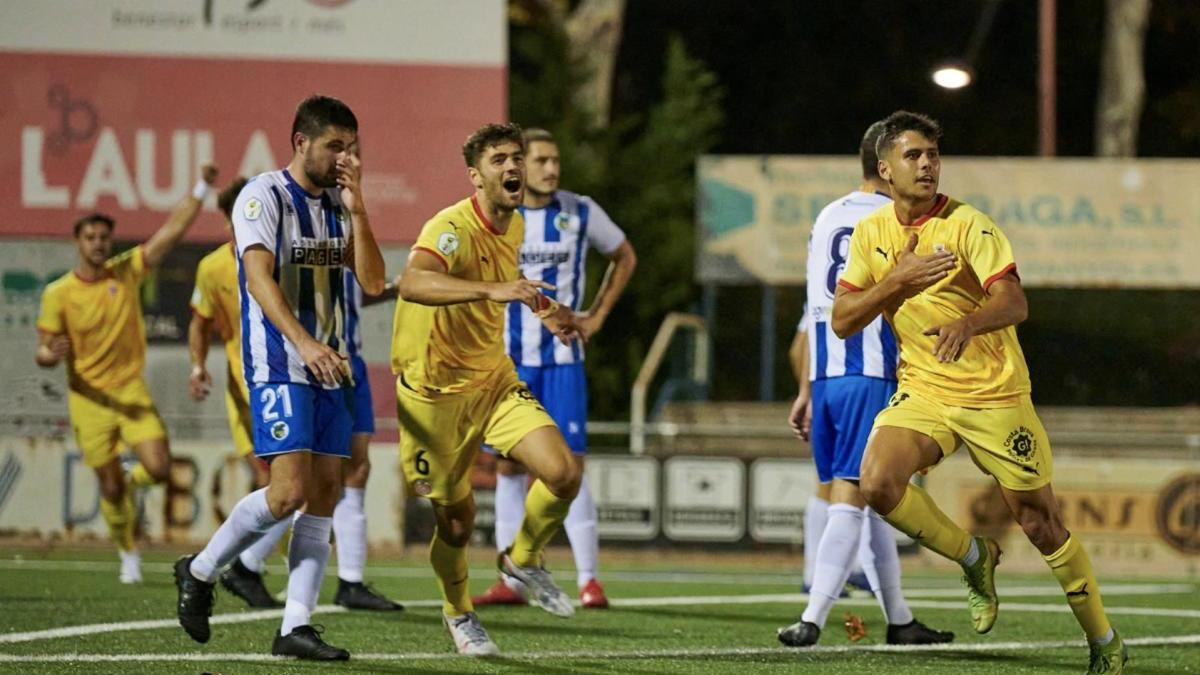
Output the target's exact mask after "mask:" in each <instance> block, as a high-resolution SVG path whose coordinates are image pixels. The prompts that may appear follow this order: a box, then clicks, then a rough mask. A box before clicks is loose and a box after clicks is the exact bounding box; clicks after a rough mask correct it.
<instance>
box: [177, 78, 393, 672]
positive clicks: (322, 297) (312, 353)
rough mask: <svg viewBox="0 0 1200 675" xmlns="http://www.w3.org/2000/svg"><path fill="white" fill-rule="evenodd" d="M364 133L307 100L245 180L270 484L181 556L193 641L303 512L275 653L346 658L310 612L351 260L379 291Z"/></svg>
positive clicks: (243, 227) (246, 256)
mask: <svg viewBox="0 0 1200 675" xmlns="http://www.w3.org/2000/svg"><path fill="white" fill-rule="evenodd" d="M357 135H358V120H357V118H355V116H354V113H353V112H351V110H350V108H349V107H347V106H346V104H344V103H342V102H341V101H338V100H337V99H334V98H329V97H326V96H312V97H309V98H307V99H305V100H304V101H302V102H301V103H300V105H299V106H298V107H297V109H296V116H295V119H294V122H293V125H292V149H293V154H292V159H291V161H290V162H289V164H288V166H287V167H286V168H285V169H282V170H280V171H272V172H269V173H265V174H262V175H259V176H257V177H256V178H254V179H253V180H251V181H250V182H249V183H247V185H246V187H245V188H243V189H242V192H241V193H240V194H239V195H238V199H237V202H236V203H235V204H234V208H233V226H234V239H235V241H236V242H237V252H238V282H239V286H240V292H241V304H242V355H243V356H242V358H243V364H244V368H245V376H246V384H247V385H248V386H249V389H250V405H251V413H252V427H253V432H254V452H255V454H256V455H258V456H260V457H265V458H268V459H269V460H270V462H271V481H270V484H268V485H267V487H265V488H263V489H261V490H256V491H254V492H252V493H250V494H249V495H247V496H246V497H244V498H243V499H242V500H241V501H239V502H238V504H237V506H235V507H234V509H233V511H232V512H231V513H230V514H229V518H228V519H226V521H225V522H224V523H223V524H222V525H221V527H220V528H218V529H217V532H216V533H215V534H213V537H212V539H210V540H209V542H208V545H207V546H206V547H205V548H204V550H202V551H201V552H200V553H198V554H197V555H194V556H184V557H183V558H180V559H179V561H178V562H177V563H176V565H175V581H176V586H177V587H178V590H179V599H178V605H177V614H178V616H179V623H180V625H182V626H183V628H184V630H185V631H186V632H187V633H188V635H190V636H191V637H192V638H193V639H195V640H197V641H198V642H207V641H208V639H209V637H210V629H209V620H208V619H209V616H210V615H211V614H212V604H213V582H214V581H215V578H216V575H217V574H218V573H219V571H220V569H221V568H223V567H224V566H226V565H228V564H229V563H231V562H233V560H234V558H235V557H237V555H238V554H239V553H241V552H242V551H243V550H244V549H246V548H247V547H248V546H250V545H251V544H253V543H254V542H255V541H256V540H258V539H259V538H261V537H262V536H263V534H264V533H266V532H267V531H268V530H270V529H271V528H272V527H274V526H276V525H277V524H278V523H279V521H281V520H283V519H285V518H290V517H291V515H292V514H293V513H295V512H296V511H298V510H299V509H300V508H301V507H303V511H301V512H300V513H299V514H298V515H297V516H296V518H295V520H294V521H293V523H292V539H291V543H290V545H289V548H288V569H289V574H288V591H287V603H286V605H285V606H284V610H283V624H282V626H281V628H280V632H279V633H278V634H277V635H276V636H275V640H274V642H273V644H272V646H271V653H272V654H275V655H282V656H296V657H300V658H306V659H315V660H345V659H348V658H349V653H348V652H347V651H346V650H344V649H339V648H337V647H333V646H331V645H329V644H327V643H325V642H324V641H323V640H322V639H321V636H320V635H319V634H318V633H317V632H316V631H315V630H314V629H313V627H312V626H311V625H310V620H311V613H312V609H313V607H315V606H316V602H317V594H318V592H319V591H320V588H321V578H322V576H323V575H324V572H325V565H326V563H327V562H328V560H329V535H330V531H331V529H332V528H331V526H332V518H331V516H332V514H333V509H334V504H335V503H336V501H337V498H338V495H339V493H340V490H341V477H342V462H343V460H344V458H346V457H348V456H349V455H350V433H351V426H352V413H353V398H352V390H351V388H350V387H349V386H347V382H348V381H349V380H350V379H351V378H350V373H349V369H348V367H347V362H346V358H347V352H348V346H347V344H346V343H347V338H348V332H347V316H346V301H345V289H344V287H343V284H344V279H343V268H344V267H349V268H351V269H352V270H353V271H354V274H355V277H356V278H357V279H358V281H359V283H361V284H362V286H363V289H364V290H365V291H367V292H370V293H376V294H378V293H380V292H381V291H382V290H383V287H384V265H383V255H382V254H381V253H380V251H379V246H378V245H377V244H376V243H375V237H374V235H373V234H372V232H371V226H370V222H369V220H368V218H367V212H366V207H365V205H364V203H363V198H362V189H361V185H360V162H359V160H358V158H357V157H356V156H354V154H353V151H352V147H353V145H354V142H355V140H356V138H357Z"/></svg>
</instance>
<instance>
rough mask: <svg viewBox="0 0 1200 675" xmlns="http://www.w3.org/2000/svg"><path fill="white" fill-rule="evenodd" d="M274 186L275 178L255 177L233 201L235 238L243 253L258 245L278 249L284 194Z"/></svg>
mask: <svg viewBox="0 0 1200 675" xmlns="http://www.w3.org/2000/svg"><path fill="white" fill-rule="evenodd" d="M271 185H272V183H271V181H269V180H266V179H265V178H263V177H261V176H260V177H258V178H256V179H253V180H251V181H250V182H249V183H247V184H246V187H244V188H242V192H241V194H239V195H238V198H237V201H236V202H234V204H233V213H232V216H233V238H234V241H236V242H237V250H238V253H239V254H241V253H244V252H245V251H246V249H247V248H250V247H251V246H254V245H255V244H257V245H259V246H263V247H264V248H266V249H267V250H268V251H270V252H271V253H275V252H276V246H277V244H278V243H279V242H278V241H277V238H278V237H279V218H280V215H281V214H280V213H279V204H280V197H279V196H278V194H277V193H275V192H274V191H273V190H272V189H271Z"/></svg>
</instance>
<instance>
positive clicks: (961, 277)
mask: <svg viewBox="0 0 1200 675" xmlns="http://www.w3.org/2000/svg"><path fill="white" fill-rule="evenodd" d="M912 234H916V235H917V237H918V239H917V248H916V252H917V254H919V255H930V254H932V253H933V252H935V251H938V250H946V251H950V252H951V253H953V254H954V255H955V256H957V263H956V264H955V266H954V269H952V270H951V271H950V273H949V274H948V275H947V276H946V278H944V279H942V280H941V281H939V282H937V283H936V284H934V285H932V286H930V287H929V288H926V289H925V290H924V291H922V292H921V293H918V294H917V295H915V296H913V297H911V298H909V299H907V300H905V301H904V302H903V303H901V304H900V305H899V306H898V307H890V308H888V309H886V310H885V311H884V317H885V318H886V319H887V321H888V323H890V324H891V325H892V330H893V331H894V332H895V334H896V338H897V341H898V343H899V348H900V366H899V368H898V370H897V375H898V379H899V387H900V389H902V390H903V389H910V390H913V391H916V392H919V393H921V394H924V395H926V396H928V397H930V398H933V399H934V400H936V401H940V402H943V403H946V404H948V405H956V406H964V407H979V408H998V407H1007V406H1012V405H1017V404H1018V403H1019V402H1020V399H1021V396H1022V395H1023V394H1028V393H1029V392H1030V385H1029V369H1028V367H1027V366H1026V365H1025V355H1024V353H1023V352H1022V351H1021V345H1020V343H1019V342H1018V341H1017V329H1016V326H1007V327H1005V328H1002V329H1000V330H996V331H992V332H991V333H985V334H983V335H976V336H974V337H973V338H971V340H970V341H969V342H968V343H967V347H966V349H965V350H964V351H963V354H962V357H961V358H959V360H958V361H954V362H951V363H940V362H939V361H938V359H937V356H935V355H934V353H933V347H934V344H935V343H936V341H937V336H931V335H925V331H927V330H929V329H931V328H938V327H940V326H944V325H946V324H948V323H951V322H953V321H956V320H958V319H960V318H962V317H964V316H966V315H967V314H970V313H972V312H974V311H976V310H978V309H979V308H980V307H982V306H983V303H984V302H986V300H987V295H988V289H989V288H991V286H992V284H993V283H995V282H996V280H998V279H1000V278H1001V277H1004V276H1005V275H1006V274H1008V273H1010V272H1011V273H1013V274H1015V273H1016V269H1017V265H1016V261H1015V260H1014V258H1013V251H1012V245H1011V244H1009V241H1008V238H1007V237H1005V236H1004V233H1003V232H1001V231H1000V228H998V227H996V224H995V223H994V222H992V220H991V218H988V217H987V216H986V215H984V214H983V213H981V212H980V211H979V210H977V209H975V208H974V207H972V206H970V205H969V204H964V203H963V202H960V201H958V200H955V199H951V198H949V197H947V196H946V195H942V194H939V195H938V196H937V199H936V200H935V201H934V205H933V207H932V208H931V209H930V211H929V212H928V213H927V214H926V215H924V216H922V217H921V218H918V219H917V220H915V221H913V223H912V224H911V225H904V224H902V223H901V222H900V220H899V219H898V218H897V217H896V210H895V205H894V204H886V205H884V206H882V207H880V208H879V209H878V210H876V211H874V212H872V213H871V214H869V215H867V216H866V217H865V218H863V220H862V221H861V222H859V224H858V226H857V227H856V228H854V234H853V235H852V236H851V238H850V251H849V260H848V262H847V264H846V269H845V271H844V272H843V273H842V277H841V278H840V279H839V280H838V285H840V286H842V287H844V288H846V289H847V290H850V291H861V290H865V289H867V288H870V287H871V286H873V285H875V284H877V283H879V282H880V280H881V279H883V277H884V276H885V275H887V274H888V273H889V272H891V271H892V269H893V268H894V267H895V266H896V256H897V255H898V254H899V253H900V252H901V251H903V250H904V249H905V247H906V246H907V245H908V239H909V237H910V235H912Z"/></svg>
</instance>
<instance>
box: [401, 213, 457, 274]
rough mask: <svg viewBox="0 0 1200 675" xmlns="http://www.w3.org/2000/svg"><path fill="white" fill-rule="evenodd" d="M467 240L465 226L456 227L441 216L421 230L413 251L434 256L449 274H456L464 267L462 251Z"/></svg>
mask: <svg viewBox="0 0 1200 675" xmlns="http://www.w3.org/2000/svg"><path fill="white" fill-rule="evenodd" d="M467 238H468V235H467V233H466V231H465V227H464V226H461V225H456V224H454V223H453V222H451V221H450V219H449V218H446V217H443V216H441V215H440V214H439V215H438V216H435V217H434V218H433V219H432V220H430V221H429V222H427V223H425V226H424V227H422V228H421V234H420V236H418V237H417V242H416V243H415V244H413V247H412V250H413V251H424V252H425V253H428V254H429V255H432V256H433V257H435V258H437V259H438V260H440V261H442V264H443V265H444V266H445V267H446V273H447V274H454V273H455V272H456V271H458V270H459V269H461V267H462V265H461V263H460V261H461V260H463V259H464V258H465V254H464V253H463V252H462V250H461V249H462V248H463V244H465V243H466V241H465V240H466V239H467Z"/></svg>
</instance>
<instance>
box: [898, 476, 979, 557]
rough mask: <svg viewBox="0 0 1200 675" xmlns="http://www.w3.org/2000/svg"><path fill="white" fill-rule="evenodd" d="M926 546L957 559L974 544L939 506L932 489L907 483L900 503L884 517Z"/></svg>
mask: <svg viewBox="0 0 1200 675" xmlns="http://www.w3.org/2000/svg"><path fill="white" fill-rule="evenodd" d="M883 519H884V520H886V521H887V522H889V523H891V524H892V526H893V527H895V528H896V529H897V530H900V531H901V532H903V533H904V534H907V535H908V536H910V537H912V538H913V539H915V540H917V541H918V542H919V543H920V544H921V545H922V546H924V547H925V548H927V549H929V550H931V551H933V552H934V553H937V554H938V555H940V556H942V557H945V558H949V559H951V560H953V561H955V562H959V561H961V560H962V559H963V556H965V555H966V554H967V549H969V548H971V535H970V534H969V533H968V532H967V531H966V530H964V529H962V528H961V527H959V526H958V525H957V524H956V523H955V522H954V521H953V520H950V517H949V516H947V515H946V514H945V513H943V512H942V510H941V509H939V508H938V505H937V504H935V503H934V502H933V499H931V498H930V497H929V493H927V492H925V490H922V489H921V488H920V487H918V486H916V485H913V484H912V483H909V484H908V488H907V489H906V490H905V491H904V496H903V497H901V498H900V503H899V504H897V505H896V508H894V509H892V512H891V513H889V514H887V515H885V516H884V517H883Z"/></svg>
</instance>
